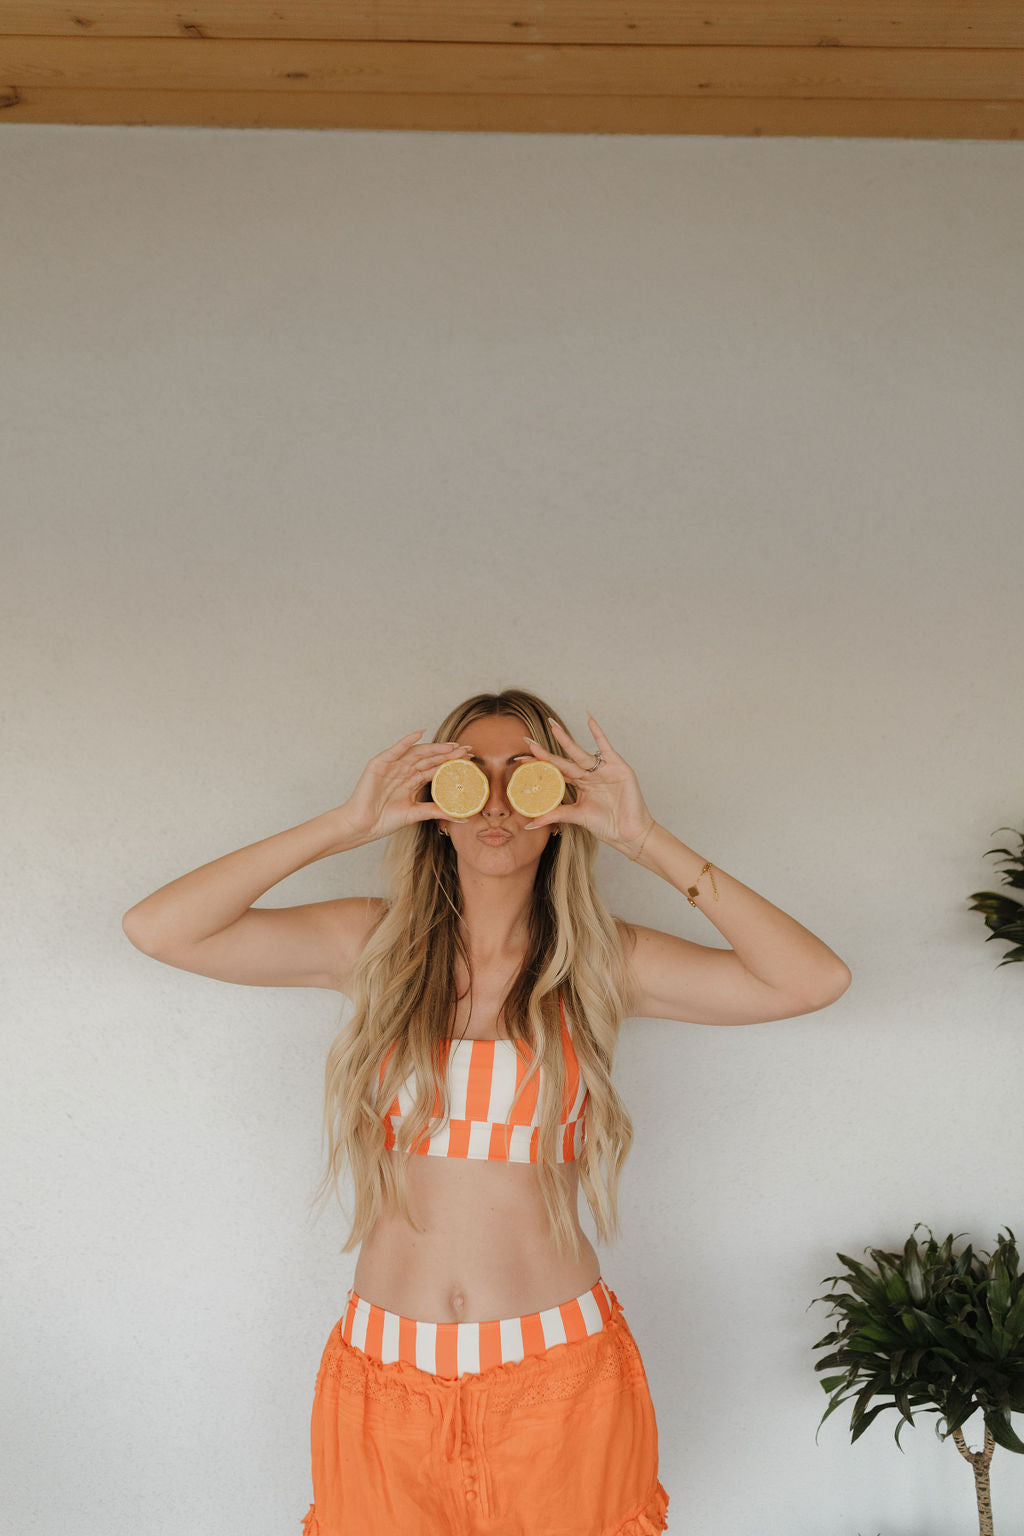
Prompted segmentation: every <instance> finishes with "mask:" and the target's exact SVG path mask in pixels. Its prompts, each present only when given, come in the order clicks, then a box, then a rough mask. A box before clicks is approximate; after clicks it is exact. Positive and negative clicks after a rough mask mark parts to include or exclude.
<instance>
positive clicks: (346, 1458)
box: [302, 1279, 668, 1536]
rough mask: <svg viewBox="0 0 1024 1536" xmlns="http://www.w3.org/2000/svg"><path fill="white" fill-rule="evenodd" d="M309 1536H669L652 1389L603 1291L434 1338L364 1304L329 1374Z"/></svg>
mask: <svg viewBox="0 0 1024 1536" xmlns="http://www.w3.org/2000/svg"><path fill="white" fill-rule="evenodd" d="M311 1445H312V1453H313V1503H312V1504H311V1505H310V1507H309V1511H308V1513H307V1514H306V1516H305V1518H304V1519H303V1521H302V1531H303V1536H397V1533H401V1536H658V1533H659V1532H661V1531H663V1530H665V1529H666V1528H667V1525H668V1519H667V1512H668V1494H667V1493H666V1491H665V1489H664V1488H663V1487H662V1485H661V1483H660V1482H659V1480H658V1429H657V1423H656V1420H655V1413H654V1404H653V1402H652V1401H651V1394H650V1389H649V1387H648V1383H647V1374H646V1372H645V1370H644V1365H643V1361H642V1360H641V1358H640V1350H639V1348H638V1346H637V1343H636V1340H635V1339H634V1338H633V1335H632V1333H631V1332H630V1329H629V1325H628V1324H627V1322H626V1319H625V1316H624V1314H623V1310H622V1305H621V1303H620V1302H619V1299H618V1297H617V1296H616V1295H615V1292H614V1291H613V1290H611V1289H610V1287H609V1286H607V1285H606V1284H605V1282H604V1280H603V1279H599V1280H598V1281H597V1282H596V1284H595V1285H594V1286H593V1287H592V1288H591V1289H590V1290H589V1291H584V1292H583V1293H582V1295H580V1296H574V1297H573V1298H572V1299H571V1300H569V1301H564V1302H561V1303H560V1304H559V1305H557V1306H554V1307H547V1308H545V1309H544V1310H543V1311H541V1312H531V1313H528V1314H526V1315H524V1316H522V1317H504V1318H493V1319H490V1320H488V1321H486V1322H470V1323H434V1322H426V1321H423V1320H421V1319H416V1318H408V1317H402V1316H401V1315H400V1314H399V1313H397V1312H389V1311H388V1310H387V1309H386V1308H384V1307H379V1306H377V1305H376V1303H374V1302H369V1301H367V1300H365V1298H363V1297H361V1296H358V1295H357V1294H356V1292H355V1291H354V1290H352V1291H349V1299H348V1305H347V1307H346V1309H345V1313H344V1315H343V1316H342V1317H341V1319H340V1320H339V1321H338V1322H337V1323H336V1324H335V1326H334V1328H333V1329H332V1331H331V1334H330V1337H329V1338H328V1340H327V1344H326V1346H325V1348H324V1352H323V1357H322V1359H321V1361H320V1368H319V1370H318V1372H317V1377H316V1387H315V1391H314V1398H313V1415H312V1423H311Z"/></svg>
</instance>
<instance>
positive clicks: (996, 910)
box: [969, 827, 1024, 970]
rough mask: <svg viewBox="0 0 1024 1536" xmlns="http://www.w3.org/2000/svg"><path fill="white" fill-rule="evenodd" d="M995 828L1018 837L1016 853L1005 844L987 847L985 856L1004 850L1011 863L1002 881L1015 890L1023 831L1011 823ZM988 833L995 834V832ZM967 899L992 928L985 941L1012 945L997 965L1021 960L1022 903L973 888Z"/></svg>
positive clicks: (1023, 873) (1022, 880) (1020, 881)
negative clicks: (1012, 947)
mask: <svg viewBox="0 0 1024 1536" xmlns="http://www.w3.org/2000/svg"><path fill="white" fill-rule="evenodd" d="M996 832H1012V833H1013V834H1014V836H1015V837H1019V838H1020V849H1019V850H1018V852H1017V853H1011V852H1010V850H1009V848H988V849H986V851H985V857H986V858H988V856H989V854H991V853H1002V854H1005V855H1006V860H1005V862H1009V864H1010V865H1011V866H1013V867H1012V868H1010V869H1009V870H1007V871H1006V873H1005V874H1004V875H1003V877H1002V879H1003V884H1004V885H1012V886H1015V887H1016V888H1017V889H1018V890H1021V889H1024V833H1022V832H1018V831H1017V830H1016V829H1015V828H1014V827H997V828H996ZM992 836H993V837H994V836H995V832H993V834H992ZM970 900H971V906H970V909H969V910H970V911H971V912H982V913H984V915H985V926H986V927H987V928H991V930H992V932H991V933H990V934H989V935H988V938H987V939H986V940H985V942H986V944H987V943H988V942H989V940H990V939H1006V940H1007V942H1008V943H1010V944H1014V945H1016V948H1015V949H1011V950H1009V951H1007V953H1006V954H1005V955H1004V956H1003V958H1002V959H1001V960H1000V962H999V965H1008V964H1009V962H1010V961H1011V960H1024V904H1022V903H1021V902H1019V901H1014V900H1013V898H1012V897H1010V896H1000V894H999V892H998V891H973V892H972V893H971V898H970ZM996 969H997V970H998V969H999V966H997V967H996Z"/></svg>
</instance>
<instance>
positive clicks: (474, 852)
mask: <svg viewBox="0 0 1024 1536" xmlns="http://www.w3.org/2000/svg"><path fill="white" fill-rule="evenodd" d="M526 732H527V728H526V726H525V725H524V724H523V722H522V721H521V720H520V719H519V718H518V716H515V715H485V716H483V717H482V718H481V719H479V720H474V721H473V722H472V723H471V724H470V725H466V726H463V728H462V730H461V731H460V732H459V736H458V739H459V741H460V742H461V743H462V745H463V746H464V747H468V748H469V750H470V753H471V754H472V761H473V762H474V763H476V766H477V767H478V768H480V769H482V770H483V772H484V773H485V774H486V775H487V778H488V780H489V781H490V786H491V792H490V794H489V795H488V797H487V800H486V801H485V803H484V805H483V807H482V809H481V810H480V811H478V812H477V814H476V815H475V816H470V817H468V818H467V819H466V820H465V821H447V820H446V821H442V822H441V825H442V826H443V827H444V828H445V829H446V831H447V832H448V835H449V837H450V838H451V840H452V846H453V847H454V849H455V852H456V853H457V854H458V856H459V860H460V862H463V861H465V862H466V863H468V864H469V865H471V866H472V867H474V868H477V869H480V870H481V871H486V872H487V873H493V874H503V873H506V872H508V871H510V870H513V869H518V868H520V867H522V866H523V865H524V864H534V863H536V861H537V860H538V859H539V858H540V856H541V854H542V853H543V851H544V848H545V846H546V844H547V841H548V838H549V837H550V836H551V835H552V834H551V827H550V826H546V827H538V828H537V830H536V831H534V832H525V831H524V830H523V828H524V826H525V825H526V823H527V822H528V821H529V820H530V819H531V818H530V817H529V816H523V815H520V813H519V812H518V811H514V810H513V809H512V807H511V805H510V804H509V802H508V800H507V798H506V796H505V789H506V787H507V785H508V781H509V779H510V778H511V777H512V774H513V773H514V772H515V770H516V768H518V766H519V764H520V763H527V762H532V761H534V755H533V753H532V752H531V750H530V747H529V745H528V744H527V742H526V739H525V738H526ZM499 832H500V833H503V834H505V835H504V836H501V837H498V836H494V837H488V836H486V834H489V833H495V834H496V833H499Z"/></svg>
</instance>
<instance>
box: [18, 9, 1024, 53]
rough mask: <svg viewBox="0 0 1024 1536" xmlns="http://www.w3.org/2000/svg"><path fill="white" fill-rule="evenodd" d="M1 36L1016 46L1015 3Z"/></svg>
mask: <svg viewBox="0 0 1024 1536" xmlns="http://www.w3.org/2000/svg"><path fill="white" fill-rule="evenodd" d="M0 35H2V36H8V37H10V36H16V35H26V36H61V35H63V36H68V37H86V36H88V37H118V36H126V37H166V38H171V37H182V36H185V37H192V38H194V39H204V38H206V39H218V38H245V37H253V38H309V39H317V38H323V39H332V38H333V39H341V40H343V39H349V40H353V41H357V40H362V41H367V42H370V41H383V42H386V41H394V42H403V41H406V42H416V41H420V42H428V41H435V42H496V43H500V42H506V43H511V42H517V43H572V42H575V43H605V44H615V43H620V44H621V43H630V44H634V45H636V44H663V45H664V44H676V45H695V44H705V45H732V46H737V45H750V44H753V45H764V44H773V45H775V46H776V47H793V48H798V47H802V48H815V47H823V48H827V47H857V48H1022V47H1024V6H1022V5H1021V4H1020V0H969V3H967V4H965V3H963V0H856V4H855V5H840V4H838V3H836V0H796V3H787V4H786V5H780V4H779V3H778V0H714V3H710V0H709V3H708V4H696V3H694V0H637V3H634V0H558V4H557V5H551V4H549V3H547V0H332V3H331V4H330V5H327V4H325V3H324V0H196V3H195V4H188V3H185V4H183V5H179V4H174V3H172V0H92V3H90V0H84V3H83V4H81V5H74V6H72V5H68V4H59V3H57V0H0Z"/></svg>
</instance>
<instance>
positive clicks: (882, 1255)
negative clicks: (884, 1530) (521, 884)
mask: <svg viewBox="0 0 1024 1536" xmlns="http://www.w3.org/2000/svg"><path fill="white" fill-rule="evenodd" d="M923 1225H924V1223H923V1222H918V1223H917V1226H915V1227H914V1231H913V1232H912V1233H911V1235H910V1237H909V1238H908V1239H907V1241H906V1243H905V1244H904V1247H903V1252H902V1253H886V1252H883V1251H881V1250H880V1249H877V1248H871V1249H869V1250H866V1251H868V1252H870V1254H871V1258H872V1259H873V1260H874V1265H875V1268H874V1270H872V1269H871V1268H870V1267H869V1266H868V1265H865V1264H859V1263H857V1261H856V1260H855V1259H850V1258H847V1256H846V1255H845V1254H843V1253H840V1254H838V1255H837V1257H838V1258H839V1259H840V1260H841V1262H842V1263H843V1264H845V1265H846V1267H847V1270H848V1273H847V1274H845V1275H829V1276H826V1278H827V1279H828V1280H830V1281H831V1283H832V1285H833V1288H834V1287H835V1286H836V1285H837V1284H839V1283H841V1282H845V1283H846V1284H847V1285H848V1287H849V1289H848V1290H846V1291H839V1292H837V1291H835V1290H834V1289H833V1291H832V1292H831V1293H827V1294H826V1295H824V1296H816V1297H815V1298H814V1301H815V1302H818V1301H822V1302H829V1303H830V1304H831V1315H833V1316H835V1315H837V1314H838V1315H839V1316H840V1317H841V1319H842V1322H841V1326H840V1327H839V1328H838V1329H836V1331H835V1332H833V1333H829V1334H826V1336H825V1338H823V1339H819V1341H818V1343H817V1344H815V1345H814V1346H813V1347H814V1348H815V1349H829V1350H830V1351H831V1353H829V1354H828V1355H826V1356H825V1357H824V1358H822V1359H820V1360H818V1361H816V1362H815V1367H814V1368H815V1370H816V1371H828V1370H833V1369H838V1370H839V1372H840V1374H839V1375H833V1376H826V1377H824V1378H823V1380H822V1382H821V1385H822V1387H823V1389H824V1390H825V1391H826V1392H827V1393H829V1394H830V1396H829V1404H828V1407H827V1408H826V1409H825V1412H824V1413H823V1414H822V1416H821V1420H820V1422H819V1424H818V1429H819V1430H820V1429H821V1426H822V1424H824V1422H825V1420H826V1419H827V1418H828V1416H829V1414H831V1413H833V1412H834V1411H835V1410H836V1408H838V1407H839V1405H840V1403H842V1402H845V1401H846V1400H847V1399H849V1398H850V1397H854V1398H855V1401H854V1405H853V1412H852V1414H851V1416H850V1432H851V1436H852V1439H853V1440H857V1439H859V1437H860V1436H861V1435H862V1434H863V1433H864V1431H865V1430H866V1429H867V1428H868V1426H869V1425H870V1424H871V1423H872V1421H873V1420H874V1419H875V1418H877V1416H878V1415H879V1414H880V1413H883V1412H884V1411H885V1409H887V1408H896V1409H898V1410H899V1413H900V1422H899V1423H898V1424H897V1426H896V1431H895V1435H896V1444H897V1445H898V1446H899V1445H900V1431H901V1429H902V1428H903V1425H904V1424H905V1423H907V1424H911V1425H912V1424H913V1422H914V1410H915V1409H917V1410H919V1411H923V1412H925V1413H937V1414H939V1416H940V1419H939V1422H937V1423H936V1433H937V1434H938V1435H939V1438H940V1439H941V1440H945V1439H946V1438H947V1437H948V1436H952V1439H953V1441H954V1444H955V1445H956V1448H957V1450H958V1451H959V1452H960V1454H961V1456H963V1457H964V1458H965V1459H966V1460H967V1461H969V1462H970V1464H971V1467H972V1469H973V1471H974V1485H975V1493H976V1496H977V1502H978V1525H979V1530H980V1532H981V1536H992V1500H991V1493H990V1487H989V1463H990V1462H991V1460H992V1453H993V1451H994V1449H995V1447H996V1445H1002V1446H1005V1448H1006V1449H1007V1450H1009V1451H1018V1452H1024V1441H1022V1440H1020V1439H1019V1438H1018V1436H1017V1435H1016V1434H1015V1432H1014V1430H1013V1426H1012V1424H1011V1422H1010V1415H1011V1413H1024V1274H1022V1273H1021V1271H1020V1261H1019V1257H1018V1254H1017V1248H1016V1243H1015V1240H1014V1236H1013V1233H1012V1231H1011V1230H1010V1228H1009V1227H1007V1229H1006V1230H1007V1236H1006V1237H1004V1236H1003V1234H1002V1233H999V1235H998V1242H997V1245H996V1247H995V1249H994V1250H993V1252H992V1253H991V1254H990V1255H989V1256H988V1262H987V1263H985V1262H983V1259H982V1257H981V1255H980V1254H975V1253H974V1252H973V1251H972V1249H971V1247H970V1245H969V1244H968V1246H967V1247H966V1248H965V1249H964V1250H963V1251H962V1252H960V1253H954V1252H953V1242H954V1239H953V1235H952V1233H951V1234H950V1235H949V1237H947V1238H946V1240H945V1242H944V1243H942V1244H941V1246H940V1244H938V1243H937V1242H936V1241H935V1238H934V1237H933V1236H932V1230H931V1228H930V1227H928V1228H927V1231H928V1239H929V1240H928V1243H927V1245H926V1246H924V1247H921V1248H919V1247H918V1244H917V1240H916V1238H915V1235H914V1234H915V1233H916V1232H917V1228H918V1227H919V1226H923ZM958 1235H959V1236H963V1235H964V1234H963V1233H960V1234H958ZM813 1304H814V1303H813V1302H812V1303H811V1305H812V1306H813ZM874 1397H877V1398H882V1399H883V1401H881V1402H878V1403H876V1404H875V1405H874V1406H873V1407H870V1408H869V1406H868V1404H869V1403H870V1402H871V1399H872V1398H874ZM978 1411H980V1412H981V1414H982V1416H983V1419H984V1424H985V1443H984V1448H983V1449H982V1450H980V1451H970V1450H968V1447H967V1442H966V1440H965V1439H964V1434H963V1427H962V1426H963V1425H964V1423H965V1422H966V1420H967V1419H969V1418H970V1417H971V1415H972V1414H973V1413H975V1412H978ZM943 1421H944V1422H945V1429H944V1430H942V1429H940V1424H941V1423H942V1422H943ZM815 1439H817V1435H815ZM902 1449H903V1447H902V1446H900V1450H902Z"/></svg>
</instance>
